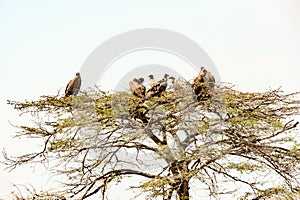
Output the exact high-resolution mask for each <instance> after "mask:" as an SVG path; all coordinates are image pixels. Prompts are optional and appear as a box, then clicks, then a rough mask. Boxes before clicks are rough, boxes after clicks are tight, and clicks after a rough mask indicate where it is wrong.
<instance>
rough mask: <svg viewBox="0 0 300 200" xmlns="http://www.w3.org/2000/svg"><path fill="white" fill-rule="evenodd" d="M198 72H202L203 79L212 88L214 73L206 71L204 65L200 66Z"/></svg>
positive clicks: (213, 85)
mask: <svg viewBox="0 0 300 200" xmlns="http://www.w3.org/2000/svg"><path fill="white" fill-rule="evenodd" d="M200 73H201V74H202V76H203V80H204V82H205V83H206V84H207V85H208V86H209V88H214V87H215V82H216V81H215V77H214V75H213V74H212V73H211V72H209V71H207V70H206V69H205V68H204V67H201V70H200Z"/></svg>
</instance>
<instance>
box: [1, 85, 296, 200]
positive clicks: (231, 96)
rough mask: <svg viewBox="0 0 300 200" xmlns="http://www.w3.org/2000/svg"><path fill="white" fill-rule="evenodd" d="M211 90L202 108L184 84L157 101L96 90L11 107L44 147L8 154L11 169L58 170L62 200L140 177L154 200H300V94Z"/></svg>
mask: <svg viewBox="0 0 300 200" xmlns="http://www.w3.org/2000/svg"><path fill="white" fill-rule="evenodd" d="M210 92H211V95H210V96H211V97H210V98H207V99H203V100H201V101H199V102H198V101H197V100H196V98H195V96H194V95H193V92H192V90H191V87H190V86H189V84H186V83H184V82H181V83H180V87H177V88H176V90H174V88H170V89H169V90H168V91H166V92H165V93H164V94H163V95H162V96H161V97H153V98H151V99H148V100H142V99H140V98H137V97H135V96H133V95H131V94H129V93H126V92H117V93H113V94H111V93H108V92H104V91H101V90H99V89H98V88H96V89H90V90H88V91H85V92H83V93H81V95H79V96H76V97H73V96H70V97H60V96H59V95H56V96H41V97H40V99H39V100H36V101H25V102H15V101H8V103H9V104H10V105H13V106H14V109H16V110H18V111H19V112H20V113H27V114H30V115H32V117H33V119H34V120H35V123H34V124H31V125H26V126H22V125H21V126H19V128H20V129H21V131H20V132H19V133H18V134H17V136H19V137H29V138H41V139H42V141H43V143H42V148H41V150H40V151H39V152H33V153H30V154H26V155H20V156H18V157H11V156H9V155H7V154H6V152H4V157H5V164H7V165H8V167H9V168H10V169H14V168H16V167H18V166H19V165H23V164H27V163H44V162H46V163H52V165H51V166H52V167H51V169H49V170H53V172H54V173H56V174H57V175H60V176H62V180H64V186H63V187H62V190H60V191H55V194H59V195H60V197H66V198H76V199H77V198H81V199H85V198H87V197H90V196H102V198H103V199H104V198H105V195H106V190H107V185H108V184H110V186H111V185H113V184H114V183H116V181H120V180H121V179H122V178H124V177H132V176H141V177H143V178H144V179H143V181H141V182H140V184H139V186H138V188H139V189H140V191H141V193H143V194H146V195H147V198H148V199H157V198H158V197H161V198H163V199H175V198H177V199H181V200H187V199H192V198H193V196H192V193H191V188H193V191H198V192H199V191H201V192H203V195H202V196H205V195H206V194H207V196H211V197H214V198H216V199H218V198H219V197H221V196H222V195H227V194H231V195H237V196H240V198H241V199H250V198H252V199H260V198H262V197H272V196H274V195H275V196H276V195H277V196H281V197H290V198H292V197H293V195H297V194H299V192H300V188H299V178H300V176H299V172H300V162H299V160H300V149H299V144H300V143H299V135H298V133H297V131H298V129H297V124H298V122H296V121H295V120H294V119H293V118H295V117H296V116H297V115H298V114H299V108H300V106H299V103H300V101H299V99H298V95H299V93H292V94H284V93H283V92H282V91H281V90H280V89H276V90H269V91H266V92H260V93H251V92H241V91H237V90H235V89H233V87H231V86H230V87H229V86H216V87H215V89H214V90H213V91H210ZM271 183H272V184H271ZM111 187H112V186H111ZM36 196H39V194H36ZM52 196H53V195H52ZM40 197H41V196H40ZM195 198H196V199H197V197H195Z"/></svg>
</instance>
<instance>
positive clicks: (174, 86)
mask: <svg viewBox="0 0 300 200" xmlns="http://www.w3.org/2000/svg"><path fill="white" fill-rule="evenodd" d="M169 79H171V83H172V85H173V89H174V90H175V91H176V90H181V89H182V88H183V87H182V86H181V85H180V84H179V83H178V81H176V78H175V77H174V76H170V77H169Z"/></svg>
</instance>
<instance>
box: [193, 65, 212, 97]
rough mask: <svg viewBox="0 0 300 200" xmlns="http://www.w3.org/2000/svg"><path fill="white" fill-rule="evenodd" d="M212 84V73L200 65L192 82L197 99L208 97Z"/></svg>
mask: <svg viewBox="0 0 300 200" xmlns="http://www.w3.org/2000/svg"><path fill="white" fill-rule="evenodd" d="M214 86H215V78H214V75H213V74H212V73H211V72H209V71H207V70H206V69H205V68H204V67H201V70H200V72H199V74H198V76H197V77H196V78H195V80H194V84H193V90H194V92H195V95H196V96H197V100H198V101H200V100H202V99H204V98H207V97H210V94H209V89H212V88H214Z"/></svg>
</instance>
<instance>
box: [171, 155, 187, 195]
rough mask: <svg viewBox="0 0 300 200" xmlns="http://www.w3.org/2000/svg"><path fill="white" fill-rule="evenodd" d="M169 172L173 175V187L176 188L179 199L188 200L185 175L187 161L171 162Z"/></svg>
mask: <svg viewBox="0 0 300 200" xmlns="http://www.w3.org/2000/svg"><path fill="white" fill-rule="evenodd" d="M171 172H172V174H173V176H174V177H175V183H174V185H173V188H174V189H175V190H176V193H177V195H178V196H179V199H180V200H189V198H190V196H189V179H190V178H189V177H185V174H188V173H187V172H188V163H186V162H177V161H175V162H173V163H172V164H171Z"/></svg>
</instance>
